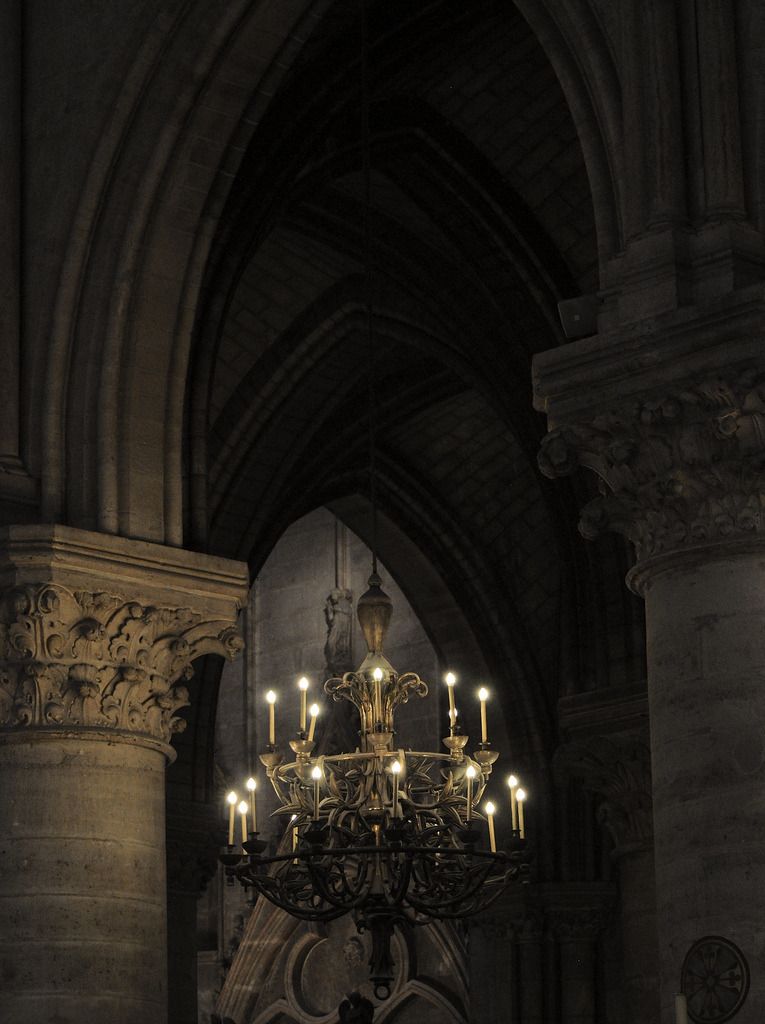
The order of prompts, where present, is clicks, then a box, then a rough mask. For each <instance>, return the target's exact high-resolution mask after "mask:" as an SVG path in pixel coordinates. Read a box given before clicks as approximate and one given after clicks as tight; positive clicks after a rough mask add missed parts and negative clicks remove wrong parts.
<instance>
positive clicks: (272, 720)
mask: <svg viewBox="0 0 765 1024" xmlns="http://www.w3.org/2000/svg"><path fill="white" fill-rule="evenodd" d="M266 700H267V701H268V744H269V746H271V747H275V746H276V711H275V709H274V704H276V694H275V693H274V691H273V690H269V691H268V693H267V694H266Z"/></svg>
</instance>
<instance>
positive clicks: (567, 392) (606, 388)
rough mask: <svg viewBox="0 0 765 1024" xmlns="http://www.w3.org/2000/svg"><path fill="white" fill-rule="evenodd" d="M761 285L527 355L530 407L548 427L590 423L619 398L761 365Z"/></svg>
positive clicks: (764, 314) (764, 323)
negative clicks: (530, 358)
mask: <svg viewBox="0 0 765 1024" xmlns="http://www.w3.org/2000/svg"><path fill="white" fill-rule="evenodd" d="M764 340H765V288H763V286H762V285H759V284H758V285H755V286H752V287H749V288H747V289H743V290H741V291H739V292H736V293H734V295H732V296H726V297H725V298H720V299H715V300H714V301H711V302H708V303H706V304H704V305H703V306H689V307H683V308H682V309H680V310H676V311H674V312H672V313H667V314H664V315H662V316H657V317H652V318H650V319H647V320H641V321H637V322H635V323H632V324H629V325H627V326H624V327H621V328H619V329H617V330H612V331H608V332H605V333H602V334H598V335H595V336H593V337H592V338H585V339H583V340H582V341H577V342H572V343H570V344H568V345H562V346H560V347H559V348H556V349H549V350H548V351H546V352H540V353H538V354H537V355H535V356H534V362H533V383H534V405H535V408H537V409H539V411H540V412H545V413H546V414H547V416H548V423H549V426H550V428H551V429H554V428H557V427H560V426H565V425H568V424H572V423H578V422H581V421H586V420H588V419H591V418H592V417H593V416H595V415H598V414H600V413H603V412H606V411H608V410H610V409H613V408H614V407H616V406H619V405H620V404H621V403H623V402H624V401H626V400H629V399H631V398H634V397H635V396H639V395H643V394H646V393H648V392H651V391H654V390H655V389H657V388H659V389H662V388H663V389H671V388H672V385H673V383H676V384H677V385H680V384H681V383H683V382H688V381H689V380H694V379H695V380H699V379H700V378H704V377H713V376H715V375H716V373H717V372H718V369H719V368H720V367H723V366H725V367H730V368H736V367H738V368H742V369H743V368H745V367H747V366H752V365H757V364H761V363H762V360H763V355H762V350H763V341H764Z"/></svg>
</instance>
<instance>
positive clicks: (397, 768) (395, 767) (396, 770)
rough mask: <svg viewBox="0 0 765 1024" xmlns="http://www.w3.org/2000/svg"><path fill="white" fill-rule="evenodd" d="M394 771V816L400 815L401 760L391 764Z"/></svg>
mask: <svg viewBox="0 0 765 1024" xmlns="http://www.w3.org/2000/svg"><path fill="white" fill-rule="evenodd" d="M390 770H391V771H392V772H393V817H394V818H397V817H398V777H399V775H400V774H401V762H400V761H394V762H393V764H392V765H391V766H390Z"/></svg>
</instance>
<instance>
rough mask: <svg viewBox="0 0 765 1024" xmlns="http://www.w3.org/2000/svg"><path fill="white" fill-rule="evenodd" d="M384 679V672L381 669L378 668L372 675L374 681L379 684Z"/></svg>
mask: <svg viewBox="0 0 765 1024" xmlns="http://www.w3.org/2000/svg"><path fill="white" fill-rule="evenodd" d="M382 677H383V670H382V669H381V668H376V669H375V670H374V672H373V673H372V678H373V679H374V681H375V682H376V683H379V682H380V680H381V679H382Z"/></svg>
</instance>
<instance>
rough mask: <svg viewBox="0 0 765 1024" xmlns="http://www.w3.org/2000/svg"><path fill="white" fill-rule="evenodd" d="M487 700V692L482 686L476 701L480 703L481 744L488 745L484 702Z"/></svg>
mask: <svg viewBox="0 0 765 1024" xmlns="http://www.w3.org/2000/svg"><path fill="white" fill-rule="evenodd" d="M488 698H489V691H488V690H487V689H486V687H485V686H482V687H481V689H480V690H479V691H478V699H479V700H480V702H481V743H488V742H489V739H488V736H489V732H488V729H487V728H486V701H487V700H488Z"/></svg>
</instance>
